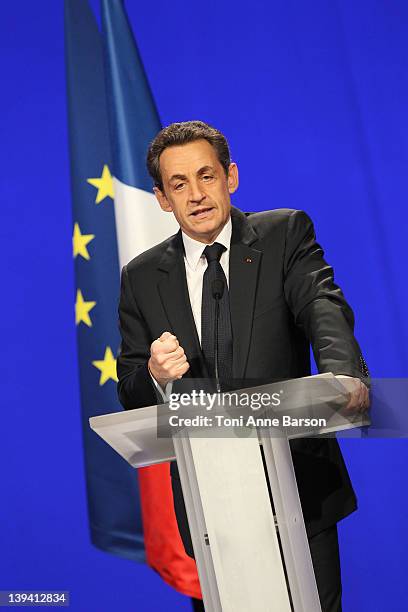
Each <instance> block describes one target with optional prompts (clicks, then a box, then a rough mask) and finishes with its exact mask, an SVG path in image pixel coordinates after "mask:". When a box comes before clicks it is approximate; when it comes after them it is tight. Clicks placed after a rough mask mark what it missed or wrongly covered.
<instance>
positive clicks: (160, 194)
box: [153, 187, 173, 212]
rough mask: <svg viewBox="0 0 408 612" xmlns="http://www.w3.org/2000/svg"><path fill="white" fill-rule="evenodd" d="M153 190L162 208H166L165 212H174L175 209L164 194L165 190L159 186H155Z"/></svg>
mask: <svg viewBox="0 0 408 612" xmlns="http://www.w3.org/2000/svg"><path fill="white" fill-rule="evenodd" d="M153 191H154V195H155V196H156V198H157V201H158V202H159V204H160V208H161V209H162V210H164V211H165V212H173V209H172V207H171V205H170V204H169V202H168V200H167V198H166V196H165V195H164V193H163V191H162V190H161V189H159V188H158V187H153Z"/></svg>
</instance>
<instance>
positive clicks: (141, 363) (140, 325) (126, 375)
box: [117, 266, 163, 410]
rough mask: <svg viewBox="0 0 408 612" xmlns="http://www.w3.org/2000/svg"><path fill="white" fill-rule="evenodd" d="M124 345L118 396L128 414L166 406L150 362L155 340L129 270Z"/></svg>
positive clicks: (124, 279)
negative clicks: (144, 316) (163, 404)
mask: <svg viewBox="0 0 408 612" xmlns="http://www.w3.org/2000/svg"><path fill="white" fill-rule="evenodd" d="M119 331H120V335H121V344H120V350H119V355H118V359H117V374H118V379H119V380H118V395H119V400H120V402H121V404H122V406H123V407H124V408H125V410H132V409H133V408H141V407H142V406H151V405H153V404H157V403H162V402H163V399H162V398H161V396H160V395H159V393H158V392H157V391H156V388H155V386H154V383H153V381H152V379H151V376H150V373H149V369H148V367H147V362H148V360H149V357H150V345H151V343H152V339H151V337H150V333H149V330H148V328H147V325H146V322H145V321H144V319H143V316H142V314H141V312H140V309H139V307H138V305H137V303H136V300H135V297H134V295H133V293H132V289H131V286H130V281H129V278H128V273H127V268H126V266H124V268H123V270H122V276H121V289H120V301H119Z"/></svg>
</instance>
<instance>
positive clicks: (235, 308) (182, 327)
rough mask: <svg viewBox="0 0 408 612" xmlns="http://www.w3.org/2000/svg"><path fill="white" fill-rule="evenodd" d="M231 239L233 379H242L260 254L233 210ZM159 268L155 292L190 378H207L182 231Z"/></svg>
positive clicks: (252, 235) (249, 230) (243, 218)
mask: <svg viewBox="0 0 408 612" xmlns="http://www.w3.org/2000/svg"><path fill="white" fill-rule="evenodd" d="M231 217H232V237H231V250H230V262H229V296H230V310H231V324H232V335H233V367H232V371H233V377H234V378H235V379H241V378H244V374H245V367H246V362H247V358H248V352H249V346H250V341H251V332H252V320H253V314H254V306H255V297H256V289H257V284H258V273H259V267H260V262H261V258H262V251H260V250H258V249H256V248H254V247H253V246H251V245H253V243H254V242H256V241H257V234H256V233H255V231H254V230H253V228H252V227H251V225H250V224H249V222H248V220H247V218H246V216H245V215H244V213H242V212H241V211H240V210H238V209H236V208H234V207H232V208H231ZM158 268H159V269H160V270H161V271H162V272H163V279H162V280H161V281H160V282H159V284H158V291H159V294H160V298H161V301H162V304H163V308H164V310H165V312H166V314H167V317H168V320H169V323H170V325H171V328H172V330H173V333H174V334H175V335H176V336H177V338H178V341H179V342H180V345H181V346H182V347H183V348H184V350H185V352H186V354H187V357H188V360H189V363H190V370H189V376H193V377H196V378H205V377H206V376H207V374H206V371H205V366H204V360H203V355H202V352H201V346H200V342H199V338H198V334H197V329H196V326H195V322H194V317H193V312H192V310H191V304H190V298H189V294H188V286H187V279H186V271H185V265H184V250H183V239H182V236H181V231H179V232H178V233H177V234H176V235H175V236H174V238H173V239H172V240H171V241H170V243H169V245H168V247H167V249H166V251H165V253H164V254H163V257H162V258H161V260H160V263H159V265H158Z"/></svg>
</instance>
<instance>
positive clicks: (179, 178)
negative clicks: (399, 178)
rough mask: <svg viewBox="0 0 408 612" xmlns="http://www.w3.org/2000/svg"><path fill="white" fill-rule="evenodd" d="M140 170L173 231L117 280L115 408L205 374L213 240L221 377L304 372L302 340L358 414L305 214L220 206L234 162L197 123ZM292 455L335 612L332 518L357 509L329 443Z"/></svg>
mask: <svg viewBox="0 0 408 612" xmlns="http://www.w3.org/2000/svg"><path fill="white" fill-rule="evenodd" d="M148 169H149V172H150V174H151V176H152V178H153V181H154V185H155V187H154V191H155V194H156V197H157V199H158V201H159V204H160V206H161V207H162V209H163V210H165V211H168V212H171V213H173V214H174V216H175V217H176V219H177V221H178V223H179V225H180V231H179V232H178V233H177V234H176V235H175V236H172V237H170V238H169V239H167V240H165V241H164V242H163V243H161V244H159V245H157V246H155V247H153V248H152V249H150V250H148V251H146V252H145V253H143V254H141V255H140V256H138V257H137V258H135V259H134V260H132V261H131V262H130V263H129V264H128V265H127V266H125V267H124V269H123V272H122V287H121V298H120V306H119V315H120V329H121V334H122V344H121V351H120V355H119V357H118V362H117V365H118V377H119V383H118V391H119V398H120V401H121V402H122V404H123V406H124V407H125V408H126V409H133V408H137V407H140V406H146V405H151V404H154V403H156V402H157V401H160V398H162V397H164V394H165V393H166V391H167V392H168V391H169V387H171V385H172V384H173V383H174V381H177V379H180V378H181V377H184V378H191V377H192V378H204V377H206V376H212V375H213V372H211V371H209V370H211V367H212V366H211V364H212V363H213V360H211V355H210V357H209V355H208V354H207V353H208V351H209V349H208V346H207V340H206V334H207V330H206V326H207V324H208V312H207V310H208V308H209V303H208V302H205V300H204V293H205V292H204V293H203V287H204V286H205V283H206V270H207V269H208V268H209V266H210V265H213V264H214V262H212V260H211V259H210V255H209V253H210V251H208V249H207V248H206V247H208V248H209V245H214V247H213V250H214V249H215V251H217V254H216V260H217V261H216V262H215V266H218V268H217V269H218V272H217V273H218V274H219V275H221V278H223V279H225V282H226V286H227V290H226V292H225V300H226V302H225V303H224V309H225V310H224V312H226V313H227V315H226V316H228V324H227V326H226V327H225V329H226V330H227V331H226V332H225V333H224V336H225V338H224V340H225V343H226V344H225V351H226V353H225V354H226V355H229V356H230V357H229V358H228V359H227V361H230V364H229V365H230V373H231V376H232V379H233V380H235V381H241V383H240V384H242V383H243V382H245V383H247V386H248V385H249V384H250V382H251V381H253V384H262V383H265V384H266V383H267V382H271V381H274V380H280V379H288V378H298V377H301V376H307V375H309V374H310V358H309V346H310V344H311V345H312V348H313V353H314V356H315V360H316V363H317V366H318V369H319V372H332V373H334V374H335V375H338V376H341V377H342V382H343V383H344V384H346V385H347V387H348V390H349V392H350V399H349V405H348V408H349V409H350V410H358V411H365V410H367V409H368V405H369V397H368V390H367V387H366V385H365V384H364V383H363V382H362V381H363V380H364V379H365V378H366V377H367V376H368V372H367V369H366V366H365V362H364V359H363V357H362V355H361V351H360V348H359V346H358V343H357V341H356V339H355V338H354V335H353V326H354V317H353V313H352V311H351V309H350V307H349V306H348V304H347V303H346V301H345V299H344V296H343V294H342V292H341V290H340V288H339V287H338V286H337V285H335V283H334V280H333V270H332V268H331V267H330V266H329V265H328V264H327V263H326V262H325V260H324V259H323V251H322V249H321V248H320V246H319V245H318V244H317V243H316V241H315V234H314V229H313V224H312V222H311V220H310V218H309V217H308V216H307V215H306V214H305V213H304V212H302V211H298V210H288V209H280V210H271V211H265V212H262V213H254V214H251V215H249V216H245V215H244V214H243V213H242V212H241V211H239V210H238V209H236V208H233V207H231V201H230V196H231V194H232V193H234V192H235V191H236V189H237V187H238V169H237V166H236V164H235V163H231V160H230V154H229V149H228V144H227V142H226V140H225V138H224V136H223V135H222V134H221V133H220V132H219V131H218V130H215V129H214V128H212V127H210V126H208V125H207V124H205V123H202V122H199V121H193V122H185V123H180V124H172V125H170V126H168V127H167V128H164V129H163V130H162V131H161V132H160V133H159V134H158V136H157V137H156V138H155V140H154V141H153V143H152V144H151V146H150V149H149V152H148ZM210 250H211V249H210ZM211 257H212V256H211ZM206 317H207V318H206ZM204 345H205V347H204ZM210 350H212V349H211V347H210ZM204 353H206V354H204ZM158 398H159V400H158ZM291 451H292V457H293V462H294V467H295V473H296V478H297V483H298V488H299V494H300V499H301V503H302V509H303V514H304V518H305V523H306V530H307V534H308V538H309V543H310V548H311V554H312V560H313V565H314V569H315V575H316V580H317V585H318V590H319V595H320V599H321V602H322V609H323V610H324V612H335V611H337V612H338V611H339V610H340V609H341V580H340V566H339V556H338V542H337V530H336V523H337V521H339V520H340V519H341V518H343V517H345V516H347V515H348V514H349V513H350V512H352V511H353V510H355V508H356V499H355V495H354V492H353V489H352V487H351V483H350V480H349V477H348V474H347V470H346V468H345V465H344V461H343V458H342V455H341V452H340V449H339V446H338V443H337V441H336V440H335V439H334V438H332V439H319V440H315V439H308V440H298V441H296V442H295V441H292V442H291ZM171 473H172V484H173V493H174V503H175V510H176V516H177V520H178V525H179V529H180V533H181V536H182V539H183V543H184V546H185V548H186V551H187V553H188V554H190V555H191V556H192V554H193V551H192V546H191V539H190V534H189V530H188V523H187V518H186V515H185V508H184V502H183V497H182V491H181V486H180V480H179V477H178V472H177V467H176V465H175V464H172V470H171Z"/></svg>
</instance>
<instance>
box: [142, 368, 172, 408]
mask: <svg viewBox="0 0 408 612" xmlns="http://www.w3.org/2000/svg"><path fill="white" fill-rule="evenodd" d="M148 369H149V367H148ZM149 374H150V378H151V379H152V381H153V384H154V386H155V387H156V389H157V391H158V392H159V395H160V397H161V398H162V400H163V402H168V401H169V396H170V394H171V390H172V388H173V381H170V382H168V383H167V385H166V386H165V388H164V390H163V389H162V388H161V386H160V385H159V383H158V382H157V380H156V379H155V377H154V376H153V374H152V373H151V371H150V369H149Z"/></svg>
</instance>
